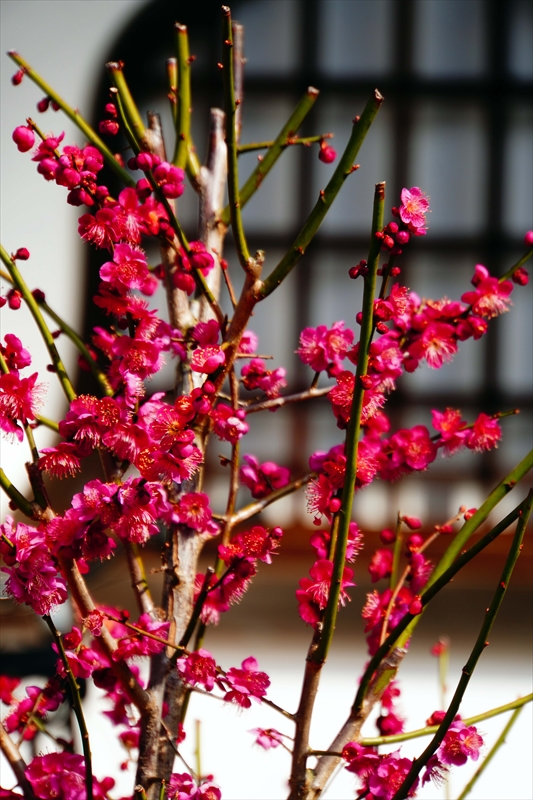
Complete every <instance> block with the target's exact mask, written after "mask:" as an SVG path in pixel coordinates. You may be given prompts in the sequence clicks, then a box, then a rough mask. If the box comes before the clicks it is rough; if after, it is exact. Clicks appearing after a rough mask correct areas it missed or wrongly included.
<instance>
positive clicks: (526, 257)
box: [500, 247, 533, 283]
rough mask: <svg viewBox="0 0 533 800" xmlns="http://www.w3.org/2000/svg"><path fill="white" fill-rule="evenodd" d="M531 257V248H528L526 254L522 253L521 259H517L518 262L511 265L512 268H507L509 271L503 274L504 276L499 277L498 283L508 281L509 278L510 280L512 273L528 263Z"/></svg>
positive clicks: (532, 252) (532, 249)
mask: <svg viewBox="0 0 533 800" xmlns="http://www.w3.org/2000/svg"><path fill="white" fill-rule="evenodd" d="M531 256H533V247H530V248H529V250H526V252H525V253H524V255H523V256H522V258H519V259H518V261H517V262H516V264H513V266H512V267H509V269H508V270H507V272H505V273H504V274H503V275H502V276H501V278H500V283H501V282H502V281H506V280H508V279H509V278H512V276H513V272H516V270H517V269H519V268H520V267H521V266H523V265H524V264H525V263H526V261H529V259H530V258H531Z"/></svg>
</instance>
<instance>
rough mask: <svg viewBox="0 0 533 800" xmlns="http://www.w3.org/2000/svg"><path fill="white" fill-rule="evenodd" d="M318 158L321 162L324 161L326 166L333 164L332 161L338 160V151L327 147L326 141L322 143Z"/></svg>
mask: <svg viewBox="0 0 533 800" xmlns="http://www.w3.org/2000/svg"><path fill="white" fill-rule="evenodd" d="M318 157H319V159H320V161H323V162H324V164H331V162H332V161H335V159H336V158H337V151H336V150H334V149H333V147H330V145H327V144H326V143H325V141H324V140H322V142H320V150H319V151H318Z"/></svg>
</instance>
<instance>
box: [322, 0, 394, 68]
mask: <svg viewBox="0 0 533 800" xmlns="http://www.w3.org/2000/svg"><path fill="white" fill-rule="evenodd" d="M393 22H394V3H393V2H392V1H391V0H380V2H379V3H376V2H375V0H359V1H358V2H357V3H354V2H353V0H322V2H321V3H320V17H319V30H320V32H321V36H320V39H319V50H318V64H319V68H320V69H321V70H323V71H324V72H325V73H326V74H327V75H333V76H340V75H343V76H349V75H379V74H384V73H387V72H389V71H390V69H391V59H392V53H393V47H392V25H393Z"/></svg>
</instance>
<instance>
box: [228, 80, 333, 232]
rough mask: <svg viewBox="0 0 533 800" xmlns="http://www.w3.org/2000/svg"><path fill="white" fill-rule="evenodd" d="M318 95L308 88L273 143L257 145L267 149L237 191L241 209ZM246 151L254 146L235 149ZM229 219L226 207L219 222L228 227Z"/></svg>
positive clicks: (259, 184)
mask: <svg viewBox="0 0 533 800" xmlns="http://www.w3.org/2000/svg"><path fill="white" fill-rule="evenodd" d="M318 95H319V91H318V89H315V88H314V86H309V88H308V89H307V91H306V92H305V94H304V95H303V97H301V99H300V100H299V101H298V104H297V106H296V108H295V109H294V111H293V112H292V114H291V116H290V117H289V119H288V120H287V122H286V123H285V125H284V126H283V128H282V129H281V130H280V132H279V133H278V135H277V136H276V138H275V139H274V141H273V142H259V143H258V144H259V145H266V146H268V148H269V149H268V152H267V153H265V155H264V157H263V158H262V160H261V161H260V162H259V163H258V165H257V166H256V168H255V169H254V171H253V172H252V174H251V175H250V177H249V178H248V179H247V180H246V182H245V183H244V184H243V186H242V187H241V189H240V191H239V201H240V204H241V208H244V206H245V205H246V203H247V202H248V200H249V199H250V198H251V197H252V196H253V195H254V194H255V192H256V191H257V189H259V187H260V186H261V184H262V182H263V180H264V179H265V177H266V176H267V175H268V173H269V172H270V170H271V169H272V167H273V166H274V164H275V163H276V161H277V160H278V158H279V157H280V155H281V154H282V153H283V151H284V150H285V149H286V148H287V147H288V146H289V144H292V143H293V142H292V140H293V137H294V135H295V133H296V131H297V130H298V128H300V126H301V125H302V123H303V121H304V119H305V118H306V116H307V115H308V114H309V112H310V111H311V109H312V108H313V106H314V104H315V102H316V99H317V97H318ZM311 138H313V137H311ZM302 143H304V140H302ZM247 149H256V147H255V144H253V143H252V145H245V144H244V145H239V146H238V148H237V154H239V153H243V152H246V150H247ZM230 219H231V214H230V206H229V205H227V206H226V208H225V209H224V210H223V211H222V213H221V215H220V220H221V222H223V223H224V225H228V224H229V222H230Z"/></svg>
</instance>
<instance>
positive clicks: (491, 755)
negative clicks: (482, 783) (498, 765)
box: [457, 705, 524, 800]
mask: <svg viewBox="0 0 533 800" xmlns="http://www.w3.org/2000/svg"><path fill="white" fill-rule="evenodd" d="M523 707H524V706H523V705H521V706H518V708H516V709H515V711H514V713H513V714H511V717H510V719H509V720H508V721H507V724H506V725H505V727H504V729H503V730H502V732H501V733H500V735H499V736H498V738H497V739H496V742H495V743H494V745H493V747H492V748H491V749H490V751H489V752H488V753H487V755H486V756H485V758H484V759H483V762H482V763H481V764H480V765H479V767H478V768H477V770H476V771H475V772H474V774H473V776H472V777H471V779H470V780H469V781H468V783H467V784H466V786H465V788H464V789H463V791H462V792H461V794H460V795H459V797H458V798H457V800H464V798H465V797H467V796H468V795H469V794H470V792H471V791H472V788H473V787H474V784H475V783H476V781H477V780H478V778H479V777H480V776H481V775H482V774H483V772H484V771H485V770H486V769H487V767H488V766H489V764H490V762H491V761H492V759H493V758H494V756H495V755H496V753H497V752H498V750H499V749H500V747H501V746H502V744H505V739H506V737H507V734H508V733H509V731H510V730H511V728H512V727H513V725H514V724H515V722H516V720H517V719H518V717H519V716H520V712H521V711H522V709H523Z"/></svg>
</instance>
